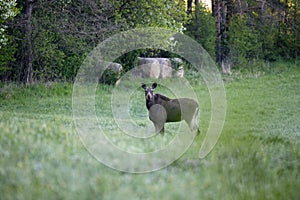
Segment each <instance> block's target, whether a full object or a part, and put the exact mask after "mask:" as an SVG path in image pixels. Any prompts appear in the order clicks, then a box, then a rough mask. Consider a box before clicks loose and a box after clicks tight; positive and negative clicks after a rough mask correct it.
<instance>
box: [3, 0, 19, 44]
mask: <svg viewBox="0 0 300 200" xmlns="http://www.w3.org/2000/svg"><path fill="white" fill-rule="evenodd" d="M18 12H19V9H18V8H17V0H1V1H0V49H1V48H2V47H3V46H5V45H6V43H7V41H8V39H7V36H6V34H5V30H6V28H7V26H6V25H5V22H6V21H7V20H9V19H11V18H13V17H15V16H16V15H17V14H18Z"/></svg>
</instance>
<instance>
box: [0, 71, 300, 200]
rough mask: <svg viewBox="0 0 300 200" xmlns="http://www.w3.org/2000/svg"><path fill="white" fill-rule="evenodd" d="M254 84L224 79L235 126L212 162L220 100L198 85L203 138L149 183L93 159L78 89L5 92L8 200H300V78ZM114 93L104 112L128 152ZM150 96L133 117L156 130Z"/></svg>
mask: <svg viewBox="0 0 300 200" xmlns="http://www.w3.org/2000/svg"><path fill="white" fill-rule="evenodd" d="M249 74H251V75H249ZM249 74H248V75H247V74H246V75H245V74H244V75H241V74H240V75H236V74H233V75H232V76H224V85H225V90H226V97H227V98H226V100H227V114H226V121H225V124H224V128H223V131H222V134H221V136H220V138H219V140H218V142H217V144H216V146H215V147H214V149H213V150H212V152H211V153H210V154H209V155H208V156H207V157H206V158H204V159H200V158H199V157H198V152H199V149H200V146H201V144H202V142H203V139H204V137H205V136H206V130H207V128H208V124H209V119H210V106H211V105H210V97H209V94H208V91H207V89H206V86H205V84H203V83H202V82H201V81H197V80H195V79H193V77H192V78H191V79H192V80H191V84H192V86H193V88H194V89H195V92H196V94H197V96H198V99H199V102H200V129H201V134H200V135H199V136H197V137H196V138H195V140H194V142H193V143H192V145H191V146H190V148H189V149H188V150H187V151H186V152H185V153H184V154H183V155H182V156H181V157H180V158H179V159H178V160H176V161H175V162H174V163H172V164H171V165H169V166H167V167H165V168H163V169H161V170H158V171H155V172H150V173H144V174H130V173H125V172H119V171H117V170H114V169H111V168H109V167H107V166H105V165H103V164H101V163H100V162H98V161H97V160H96V159H95V158H94V157H93V156H92V155H91V154H90V153H89V152H88V151H87V150H86V149H85V147H84V146H83V145H82V143H81V140H80V138H79V136H78V135H77V132H76V129H75V125H74V122H73V115H72V92H73V85H72V84H70V83H69V84H68V83H48V84H35V85H32V86H18V85H16V84H2V85H1V88H0V194H1V195H0V196H1V197H0V199H6V200H9V199H53V200H54V199H55V200H56V199H72V200H73V199H161V200H164V199H170V200H171V199H172V200H173V199H174V200H175V199H238V200H239V199H295V200H296V199H299V198H300V118H299V117H300V68H299V67H290V68H289V67H285V68H282V69H274V70H271V71H268V72H267V73H265V74H262V73H260V74H255V73H249ZM138 87H139V86H137V88H138ZM112 90H113V87H112V86H105V85H104V86H103V85H100V86H99V88H98V90H97V98H96V100H97V102H101V103H98V104H96V112H97V117H98V120H99V123H100V124H101V126H102V127H103V128H104V129H105V130H106V131H107V132H108V133H110V132H111V137H112V140H113V141H114V142H115V143H116V144H117V145H119V146H121V147H122V145H123V143H122V142H124V141H122V139H121V137H122V134H121V133H120V132H119V133H118V131H116V127H115V125H114V123H113V117H112V115H111V106H110V103H111V93H112ZM157 90H158V91H157V92H160V93H164V90H163V89H161V90H160V89H159V88H158V89H157ZM166 92H167V91H166ZM143 95H144V93H143V91H142V89H141V90H137V91H136V92H134V93H133V95H132V100H131V101H130V102H131V103H130V105H131V106H130V113H131V115H132V116H133V118H134V119H135V120H136V123H137V124H139V125H141V126H146V125H147V124H149V119H148V118H147V110H146V108H145V105H144V101H145V100H144V96H143ZM133 97H134V98H133ZM103 102H106V103H103ZM177 125H178V124H177V123H175V124H170V125H168V126H167V127H166V129H167V131H166V135H165V136H164V137H162V136H161V135H157V136H155V137H154V138H153V139H152V141H151V142H152V143H151V145H156V143H157V145H162V142H161V141H162V140H168V139H169V138H172V137H173V136H174V133H173V132H172V130H174V129H176V126H177ZM125 143H126V141H125ZM126 144H127V146H128V143H126ZM135 144H136V143H135ZM151 145H150V147H143V145H142V144H141V145H139V144H136V146H133V147H132V148H133V149H134V150H136V151H138V150H139V149H141V151H142V150H143V149H142V148H146V149H147V148H148V149H151Z"/></svg>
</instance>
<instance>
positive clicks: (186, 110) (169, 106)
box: [142, 83, 199, 133]
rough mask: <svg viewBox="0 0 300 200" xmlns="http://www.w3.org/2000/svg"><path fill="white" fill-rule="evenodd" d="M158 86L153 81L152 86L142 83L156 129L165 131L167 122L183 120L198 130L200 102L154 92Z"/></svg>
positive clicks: (161, 131) (192, 128) (150, 116)
mask: <svg viewBox="0 0 300 200" xmlns="http://www.w3.org/2000/svg"><path fill="white" fill-rule="evenodd" d="M156 87H157V84H156V83H153V84H152V87H147V86H146V85H145V84H142V88H143V89H144V90H145V97H146V107H147V109H148V111H149V118H150V120H151V121H152V122H153V124H154V126H155V131H156V132H160V133H164V124H165V123H168V122H179V121H182V120H184V121H185V122H186V123H187V124H188V125H189V127H190V129H191V130H192V131H194V130H196V129H197V128H198V112H199V105H198V103H197V102H196V101H195V100H194V99H189V98H178V99H170V98H168V97H166V96H163V95H161V94H154V93H153V90H154V88H156ZM198 133H199V130H198Z"/></svg>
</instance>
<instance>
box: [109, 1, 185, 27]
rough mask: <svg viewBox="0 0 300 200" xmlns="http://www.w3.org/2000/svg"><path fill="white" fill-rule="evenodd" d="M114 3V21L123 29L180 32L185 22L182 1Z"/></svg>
mask: <svg viewBox="0 0 300 200" xmlns="http://www.w3.org/2000/svg"><path fill="white" fill-rule="evenodd" d="M114 3H115V5H116V10H115V16H116V21H117V23H121V24H122V26H123V27H124V29H130V28H139V27H164V28H170V29H174V30H177V31H182V29H183V24H184V23H185V21H186V20H187V15H186V12H185V3H184V1H183V0H177V1H173V0H153V1H147V0H134V1H127V0H121V1H115V2H114Z"/></svg>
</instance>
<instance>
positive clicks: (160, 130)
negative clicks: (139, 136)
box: [153, 122, 165, 135]
mask: <svg viewBox="0 0 300 200" xmlns="http://www.w3.org/2000/svg"><path fill="white" fill-rule="evenodd" d="M153 123H154V122H153ZM154 127H155V133H160V134H162V135H164V133H165V127H164V124H163V123H157V122H155V123H154Z"/></svg>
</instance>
